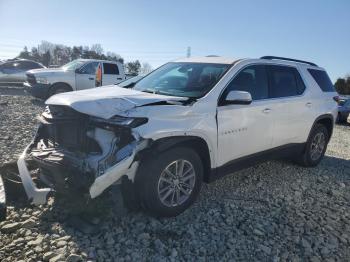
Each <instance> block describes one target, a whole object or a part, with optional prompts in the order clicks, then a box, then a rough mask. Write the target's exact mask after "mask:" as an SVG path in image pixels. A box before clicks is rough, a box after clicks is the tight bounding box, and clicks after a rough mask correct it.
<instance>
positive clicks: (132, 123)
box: [90, 116, 148, 129]
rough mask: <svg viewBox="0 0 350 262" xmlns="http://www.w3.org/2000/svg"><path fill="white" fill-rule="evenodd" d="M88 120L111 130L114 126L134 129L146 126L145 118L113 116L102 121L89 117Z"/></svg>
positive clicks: (101, 119)
mask: <svg viewBox="0 0 350 262" xmlns="http://www.w3.org/2000/svg"><path fill="white" fill-rule="evenodd" d="M90 120H91V121H92V122H93V123H95V124H97V125H99V126H101V125H102V126H101V127H104V128H105V129H112V128H113V127H115V126H127V127H131V128H135V127H138V126H141V125H143V124H146V123H147V122H148V119H147V118H145V117H124V116H113V117H112V118H110V119H103V118H98V117H91V118H90Z"/></svg>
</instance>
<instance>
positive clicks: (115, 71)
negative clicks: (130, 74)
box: [102, 62, 123, 86]
mask: <svg viewBox="0 0 350 262" xmlns="http://www.w3.org/2000/svg"><path fill="white" fill-rule="evenodd" d="M122 80H123V77H122V75H121V74H120V70H119V67H118V65H117V64H115V63H108V62H103V76H102V85H104V86H105V85H114V84H118V83H119V82H121V81H122Z"/></svg>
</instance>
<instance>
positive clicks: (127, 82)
mask: <svg viewBox="0 0 350 262" xmlns="http://www.w3.org/2000/svg"><path fill="white" fill-rule="evenodd" d="M142 77H144V75H138V76H134V77H131V78H129V79H126V80H124V81H121V82H119V83H118V84H116V85H118V86H121V87H129V86H133V85H134V84H136V82H137V81H139V80H140V79H141V78H142Z"/></svg>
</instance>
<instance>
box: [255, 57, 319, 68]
mask: <svg viewBox="0 0 350 262" xmlns="http://www.w3.org/2000/svg"><path fill="white" fill-rule="evenodd" d="M260 59H268V60H273V59H276V60H285V61H292V62H298V63H303V64H308V65H311V66H317V65H316V64H314V63H311V62H308V61H304V60H298V59H293V58H287V57H280V56H262V57H260Z"/></svg>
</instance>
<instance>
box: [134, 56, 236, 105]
mask: <svg viewBox="0 0 350 262" xmlns="http://www.w3.org/2000/svg"><path fill="white" fill-rule="evenodd" d="M229 66H230V65H228V64H210V63H176V62H174V63H168V64H165V65H164V66H162V67H160V68H158V69H157V70H155V71H153V72H152V73H150V74H149V75H147V76H145V77H144V78H142V79H141V80H140V81H138V82H137V83H136V84H135V86H134V89H136V90H139V91H143V92H149V93H157V94H164V95H170V96H181V97H192V98H199V97H202V96H204V95H205V94H206V93H208V92H209V91H210V90H211V89H212V88H213V87H214V85H215V84H216V83H217V82H218V81H219V80H220V78H221V77H222V76H223V75H224V73H225V72H226V71H227V69H228V68H229Z"/></svg>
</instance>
